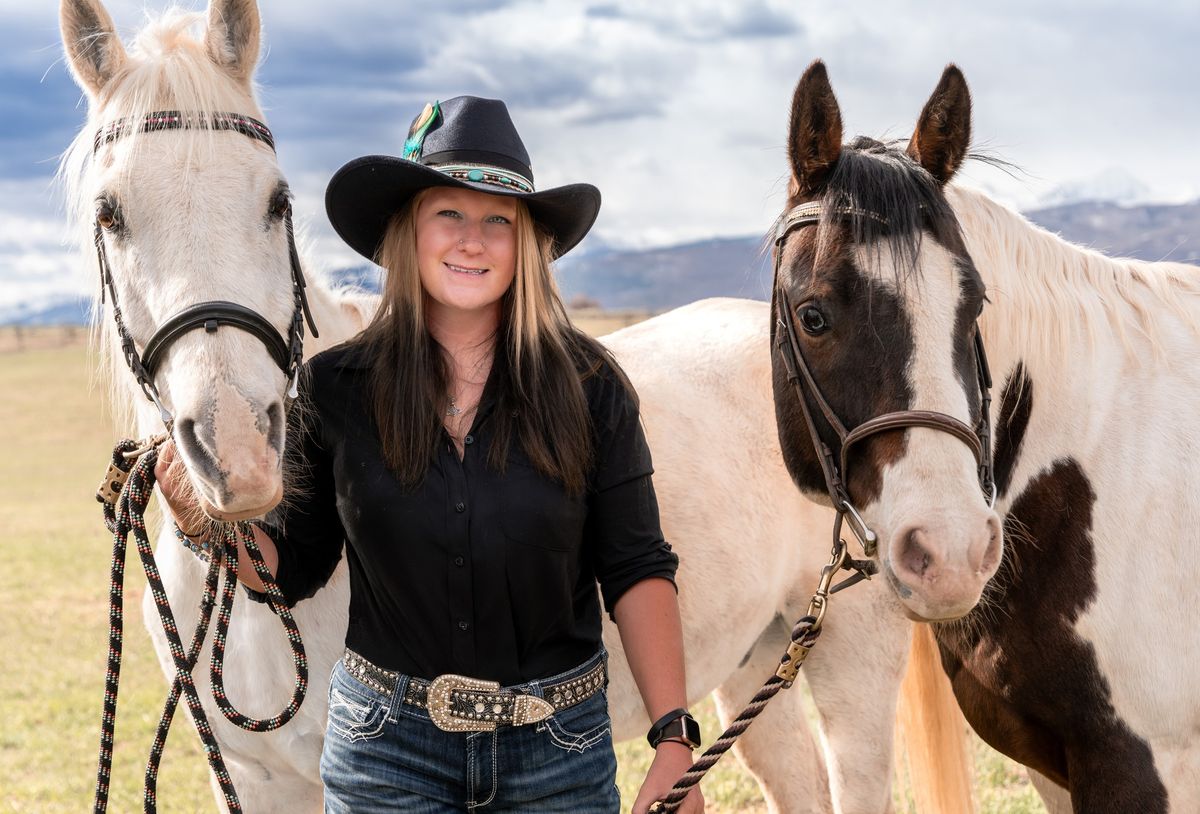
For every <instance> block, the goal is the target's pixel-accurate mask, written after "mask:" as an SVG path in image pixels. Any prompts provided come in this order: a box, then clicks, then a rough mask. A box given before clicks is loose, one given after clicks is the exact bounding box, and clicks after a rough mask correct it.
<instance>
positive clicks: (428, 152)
mask: <svg viewBox="0 0 1200 814" xmlns="http://www.w3.org/2000/svg"><path fill="white" fill-rule="evenodd" d="M428 187H460V188H463V189H475V190H479V191H480V192H486V193H488V194H490V195H506V196H509V197H514V198H519V199H520V200H522V201H524V202H525V204H526V206H528V207H529V211H530V213H531V214H532V215H533V218H534V220H535V221H537V222H538V223H539V224H540V225H541V226H543V227H544V228H546V229H547V230H549V232H550V233H551V234H552V235H553V236H554V247H553V250H552V254H553V256H554V257H561V256H562V255H564V254H566V253H567V252H568V251H569V250H570V249H571V248H572V247H574V246H575V245H576V244H578V243H579V241H581V240H583V237H584V235H586V234H587V233H588V230H589V229H591V227H592V224H593V223H595V221H596V215H597V214H598V213H599V211H600V190H598V189H596V188H595V187H594V186H592V185H591V184H568V185H566V186H561V187H555V188H553V189H544V190H540V191H538V190H535V189H534V185H533V169H532V168H531V166H530V162H529V153H528V152H526V150H525V145H524V144H523V143H522V142H521V137H520V135H518V133H517V129H516V127H515V126H513V122H512V118H511V117H510V116H509V115H508V108H507V107H506V106H505V104H504V102H502V101H500V100H499V99H481V98H479V97H477V96H456V97H455V98H453V99H447V100H446V101H444V102H433V103H432V104H428V105H426V106H425V109H424V110H423V111H421V114H420V115H418V116H417V118H416V119H414V120H413V123H412V126H411V127H410V128H409V131H408V138H407V139H406V140H405V142H404V149H403V151H402V153H401V155H400V156H399V157H396V156H390V155H368V156H363V157H362V158H356V159H354V160H353V161H351V162H350V163H348V164H346V165H345V166H344V167H342V168H341V169H340V170H338V171H337V172H336V173H334V176H333V178H332V179H330V181H329V187H328V189H326V190H325V210H326V212H328V213H329V220H330V222H331V223H332V224H333V228H334V229H335V230H336V231H337V233H338V235H340V236H341V238H342V240H344V241H346V243H348V244H349V245H350V247H351V248H352V249H354V250H355V251H356V252H358V253H359V254H361V255H363V256H364V257H366V258H368V259H370V260H375V259H376V255H377V252H378V250H379V244H380V241H381V240H382V239H383V235H384V232H385V231H386V229H387V225H388V221H389V220H390V218H391V217H392V215H394V214H395V213H396V212H398V211H399V210H400V209H401V207H403V206H404V205H405V204H406V203H408V201H409V200H411V199H412V197H413V195H415V194H416V193H417V192H419V191H421V190H422V189H426V188H428Z"/></svg>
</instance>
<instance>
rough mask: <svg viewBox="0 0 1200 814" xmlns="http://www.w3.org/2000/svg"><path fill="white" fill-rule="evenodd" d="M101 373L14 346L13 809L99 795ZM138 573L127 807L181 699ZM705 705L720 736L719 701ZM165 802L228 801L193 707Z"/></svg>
mask: <svg viewBox="0 0 1200 814" xmlns="http://www.w3.org/2000/svg"><path fill="white" fill-rule="evenodd" d="M89 380H90V372H89V370H88V366H87V360H86V354H85V353H84V351H83V350H82V349H81V348H79V347H65V348H54V349H46V350H25V351H21V352H16V353H13V352H9V353H0V393H3V394H4V395H3V399H2V400H0V449H3V450H4V452H5V454H4V455H3V456H0V529H2V530H3V534H0V653H2V654H4V658H3V661H2V662H0V665H2V666H0V814H6V813H7V812H38V813H39V814H41V813H42V812H46V813H47V814H53V812H79V811H83V810H86V809H88V808H89V807H90V805H91V799H92V794H93V789H94V785H95V771H96V753H97V748H98V743H99V726H100V701H101V694H102V691H103V685H104V670H105V657H106V652H107V647H108V568H109V560H110V557H111V554H112V540H111V538H110V536H109V535H108V533H107V532H106V531H105V530H104V527H103V524H102V522H101V514H100V507H99V504H97V503H96V502H95V500H94V494H95V488H96V485H97V483H99V481H100V477H101V475H102V474H103V473H104V467H105V463H106V462H107V460H108V457H109V455H110V453H111V448H112V443H113V441H114V438H113V437H112V433H111V430H110V425H109V422H108V420H107V419H106V418H105V417H104V413H103V410H102V409H101V406H100V402H101V401H102V396H101V395H100V394H98V393H94V392H89V389H88V384H87V383H88V381H89ZM128 570H129V575H128V577H127V590H126V599H125V608H126V624H125V639H124V651H125V660H124V666H123V669H122V673H121V695H120V706H119V714H118V721H117V747H116V751H115V757H114V767H113V787H112V794H111V804H110V810H111V811H114V812H129V811H136V810H138V809H140V808H141V789H142V771H143V767H144V765H145V760H146V755H147V754H148V752H149V749H150V743H151V740H152V738H153V734H154V729H155V727H156V726H157V723H158V718H159V714H160V711H161V707H162V703H163V700H164V698H165V696H166V684H165V681H164V679H163V676H162V673H161V672H160V670H159V668H158V663H157V660H156V658H155V656H154V653H153V650H152V648H151V645H150V640H149V637H148V635H147V634H146V632H145V628H144V627H143V626H142V621H141V597H142V594H143V592H144V590H145V580H144V577H143V576H142V574H141V565H140V563H138V562H137V557H136V552H133V551H132V550H131V560H130V562H129V568H128ZM699 714H700V717H701V720H702V723H703V724H704V731H705V733H706V735H707V736H708V737H709V738H710V739H711V738H712V737H715V734H716V733H717V732H719V730H720V727H719V725H718V723H717V721H716V716H715V714H714V712H713V707H712V704H711V703H710V702H705V703H704V704H703V705H702V706H701V707H700V709H699ZM765 714H770V712H769V710H768V712H767V713H765ZM650 756H651V755H650V751H649V749H648V748H647V747H646V746H645V744H644V743H643V742H640V741H632V742H629V743H626V744H622V745H620V746H618V747H617V757H618V760H619V762H620V766H621V769H620V774H619V776H618V782H619V784H620V786H621V792H622V796H623V798H624V800H625V810H626V811H628V807H629V805H630V804H631V803H632V801H633V799H634V797H635V796H636V794H637V789H638V787H639V785H640V783H641V779H642V777H643V776H644V774H645V771H646V768H647V766H648V765H649V758H650ZM976 776H977V783H976V797H977V801H978V804H979V811H980V812H981V814H1001V813H1003V814H1035V813H1038V812H1044V808H1043V807H1042V805H1041V803H1040V801H1038V800H1037V797H1036V794H1034V792H1033V790H1032V789H1031V788H1030V786H1029V784H1028V781H1026V780H1025V777H1024V773H1023V772H1021V771H1020V770H1019V769H1017V768H1016V767H1014V765H1013V764H1012V763H1011V762H1009V761H1007V760H1005V759H1003V758H1002V757H1000V756H999V755H997V754H996V753H995V752H992V751H991V750H989V749H987V747H985V746H983V745H982V744H979V743H978V742H977V745H976ZM703 788H704V793H705V798H706V800H707V801H708V811H710V812H714V814H721V813H722V812H761V811H765V807H764V806H763V803H762V798H761V796H760V795H759V793H758V789H757V787H756V786H755V784H754V782H753V781H752V780H751V779H750V778H749V776H747V775H746V774H745V773H744V772H743V771H742V770H741V769H740V767H739V766H738V765H737V763H736V761H735V760H734V759H733V758H732V757H730V758H727V759H726V760H723V761H722V762H721V763H720V764H719V765H718V768H717V769H715V770H714V771H713V772H712V773H710V775H709V777H708V778H707V779H706V780H705V782H704V786H703ZM159 800H160V806H159V810H160V811H162V812H164V814H170V813H171V812H210V811H214V810H215V807H214V804H213V801H212V795H211V793H210V791H209V786H208V776H207V771H206V764H205V761H204V757H203V753H202V752H201V750H200V747H199V742H198V739H197V737H196V734H195V731H194V730H193V729H192V728H191V725H190V723H189V722H188V721H187V720H186V719H184V718H182V717H180V718H179V719H178V720H177V721H176V723H175V726H174V727H173V728H172V734H171V738H170V741H169V742H168V744H167V751H166V757H165V759H164V761H163V767H162V771H161V773H160V778H159ZM896 802H897V804H896V811H897V812H898V814H904V812H908V811H910V810H911V809H910V808H908V807H907V802H906V797H905V795H903V794H898V795H897V797H896Z"/></svg>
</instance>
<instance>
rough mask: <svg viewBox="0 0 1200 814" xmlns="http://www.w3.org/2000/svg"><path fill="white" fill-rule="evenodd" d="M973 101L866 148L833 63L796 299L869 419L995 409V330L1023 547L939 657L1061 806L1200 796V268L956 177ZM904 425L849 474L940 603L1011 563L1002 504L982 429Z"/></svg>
mask: <svg viewBox="0 0 1200 814" xmlns="http://www.w3.org/2000/svg"><path fill="white" fill-rule="evenodd" d="M970 109H971V102H970V96H969V94H968V91H967V86H966V82H965V80H964V79H963V77H962V74H961V72H959V71H958V69H957V68H955V67H954V66H950V67H948V68H947V69H946V71H945V73H944V74H943V76H942V80H941V82H940V84H939V85H938V87H937V89H936V90H935V91H934V93H933V95H932V96H931V97H930V99H929V101H928V103H927V104H926V106H925V109H924V111H923V112H922V114H921V117H920V119H919V123H918V125H917V129H916V131H915V133H914V135H913V137H912V139H911V140H910V141H909V142H908V144H907V145H906V146H903V147H901V146H895V145H889V144H883V143H880V142H878V141H875V140H873V139H864V138H860V139H857V140H855V141H853V142H851V143H850V144H847V145H843V144H842V127H841V116H840V112H839V108H838V105H837V102H836V100H835V99H834V96H833V92H832V89H831V88H830V85H829V81H828V78H827V77H826V74H825V69H824V66H823V65H821V64H820V63H815V64H814V65H813V66H812V67H810V68H809V70H808V71H807V72H806V73H805V75H804V77H803V78H802V79H801V81H800V85H799V87H798V88H797V91H796V97H795V101H794V105H793V109H792V117H791V121H792V128H793V129H792V137H791V140H790V149H791V156H792V161H793V167H794V177H795V179H796V183H795V184H794V186H793V188H792V193H793V198H792V201H791V202H790V205H791V206H793V207H800V208H798V209H792V210H791V213H790V214H789V216H788V218H787V222H788V223H791V224H794V225H795V227H796V228H794V229H793V230H792V231H791V232H790V234H789V236H788V237H786V238H785V241H784V247H783V249H782V250H781V258H780V259H781V265H780V273H779V276H778V280H777V285H778V286H779V288H777V291H776V294H777V298H782V293H781V292H786V293H787V296H788V300H789V301H790V303H791V304H792V305H793V307H794V309H795V315H794V316H792V319H794V320H795V321H796V322H797V324H799V326H800V328H801V329H802V330H800V331H798V332H797V333H798V338H797V344H798V345H799V346H800V347H801V348H802V349H803V354H804V356H805V358H807V360H808V364H809V365H810V367H811V370H812V374H813V378H814V379H815V381H816V382H817V383H818V384H819V385H820V386H821V387H822V388H823V389H824V391H825V392H824V395H825V397H826V398H828V399H829V404H830V406H831V407H832V408H833V411H834V412H836V413H838V414H840V415H842V416H843V418H844V419H845V420H848V421H854V422H857V421H859V420H861V419H862V417H864V416H869V415H871V414H872V413H877V412H884V411H889V410H906V409H912V408H914V407H919V408H922V409H925V410H937V411H940V412H942V413H945V414H950V415H953V416H955V417H957V418H958V419H960V420H961V421H962V422H964V423H965V424H966V425H968V426H970V425H971V424H972V423H974V420H975V419H977V418H978V416H979V410H980V403H981V399H980V396H979V390H978V387H977V385H976V374H975V369H974V352H973V350H972V343H973V340H974V337H975V331H976V324H977V323H978V326H979V331H980V335H981V337H982V343H983V345H984V346H985V347H986V349H987V354H988V356H989V357H990V361H991V370H992V372H993V374H994V375H995V378H996V382H997V384H998V385H1002V388H1001V390H1000V392H999V393H998V394H997V395H998V398H997V399H996V400H995V401H994V402H993V404H992V419H993V421H992V424H993V426H994V427H995V428H996V433H995V437H994V452H995V455H994V459H993V461H994V465H993V472H994V478H995V484H996V487H997V490H998V500H997V502H996V504H995V508H996V510H997V512H999V514H1000V515H1001V516H1003V517H1004V529H1005V531H1006V532H1007V534H1006V539H1005V540H1004V543H1003V545H1004V547H1005V549H1006V550H1005V552H1004V557H1003V564H1002V565H1000V567H999V571H998V574H997V576H996V578H995V580H993V581H992V582H991V583H990V584H989V585H988V586H987V588H986V594H985V599H984V601H983V602H981V603H979V604H978V605H977V606H976V607H975V609H974V610H972V611H971V612H969V613H968V614H967V615H966V616H964V617H963V618H961V619H959V620H957V621H944V622H941V623H939V624H936V625H934V626H933V630H934V632H935V635H936V638H937V641H938V645H939V647H940V651H941V653H940V657H941V658H940V661H941V664H940V665H938V664H935V663H932V662H933V661H934V659H933V658H930V659H928V660H926V661H925V662H923V663H922V665H921V666H922V668H923V669H928V670H932V671H938V672H940V671H941V669H942V667H943V666H944V667H945V669H946V671H947V672H948V673H949V675H950V678H951V682H952V684H953V688H954V693H955V695H956V696H957V698H958V702H959V704H960V706H961V707H962V709H963V711H964V713H965V714H966V716H967V719H968V720H969V721H970V722H971V724H972V725H973V726H974V727H975V729H976V731H977V732H979V734H980V735H981V736H982V737H983V738H984V739H985V740H987V741H989V742H990V743H991V744H992V745H993V746H995V747H996V748H997V749H999V750H1000V751H1002V752H1005V753H1006V754H1008V755H1009V756H1010V757H1013V758H1014V759H1016V760H1019V761H1021V762H1022V763H1024V764H1026V765H1027V766H1029V767H1030V768H1031V769H1034V770H1036V772H1038V773H1039V775H1040V777H1037V776H1035V781H1036V783H1037V785H1038V787H1039V789H1040V790H1042V791H1043V792H1044V793H1046V794H1047V796H1048V800H1049V802H1050V803H1051V805H1054V806H1055V807H1056V810H1063V806H1064V804H1065V805H1067V806H1069V807H1073V810H1074V811H1076V812H1093V813H1094V812H1113V813H1114V814H1115V813H1116V812H1134V811H1136V812H1139V814H1141V813H1143V812H1156V813H1157V812H1163V813H1165V812H1175V813H1176V814H1178V813H1179V812H1196V811H1200V689H1198V688H1197V685H1196V682H1195V680H1194V677H1195V674H1196V672H1197V669H1200V628H1198V627H1197V626H1196V624H1195V619H1196V618H1197V616H1198V615H1200V593H1198V592H1197V590H1196V584H1197V580H1200V555H1198V553H1197V550H1196V546H1195V543H1194V541H1193V540H1192V535H1193V534H1194V533H1195V529H1196V527H1197V526H1198V525H1200V494H1198V493H1197V490H1196V484H1197V483H1198V482H1200V455H1197V451H1198V450H1200V419H1198V418H1197V411H1196V405H1197V404H1200V269H1198V268H1197V267H1195V266H1190V265H1184V264H1179V263H1145V262H1140V261H1136V260H1124V259H1117V260H1114V259H1110V258H1108V257H1105V256H1103V255H1101V254H1099V253H1097V252H1093V251H1089V250H1086V249H1082V248H1080V247H1078V246H1073V245H1071V244H1069V243H1067V242H1065V241H1063V240H1062V239H1060V238H1058V237H1057V236H1055V235H1051V234H1049V233H1047V232H1045V231H1044V230H1042V229H1039V228H1037V227H1036V226H1033V225H1032V224H1030V223H1029V222H1028V221H1026V220H1025V219H1024V218H1022V217H1021V216H1020V215H1017V214H1016V213H1014V212H1012V211H1010V210H1008V209H1005V208H1004V207H1002V206H1000V205H998V204H996V203H995V202H993V201H991V200H989V199H988V198H987V197H986V196H985V195H983V194H981V193H978V192H974V191H970V190H967V189H963V188H960V187H957V186H953V185H950V184H949V182H950V180H951V179H952V177H953V176H954V174H955V172H956V171H957V169H958V167H959V166H960V164H961V163H962V161H963V160H964V158H965V157H966V156H967V150H968V145H969V142H970V129H971V124H970ZM813 213H816V214H813ZM847 291H853V292H855V293H854V295H853V296H851V297H849V298H847V297H846V296H845V294H846V292H847ZM985 292H986V298H987V299H986V304H985V300H984V295H985ZM868 304H869V306H870V307H871V308H872V309H873V311H872V313H871V315H870V317H869V318H868V319H866V320H863V319H860V318H858V317H859V316H860V313H859V312H858V311H857V309H861V308H864V307H867V305H868ZM780 315H781V318H782V316H783V312H782V311H781V312H780ZM866 348H874V353H875V356H874V358H872V359H870V360H869V361H867V362H862V356H863V354H864V352H865V351H864V349H866ZM847 361H849V362H851V363H855V364H860V363H861V364H867V365H870V366H871V369H872V371H873V372H872V376H871V381H870V386H869V387H866V388H856V387H855V386H854V382H853V381H848V380H846V379H845V378H844V377H842V376H840V375H839V374H840V373H843V372H844V368H842V367H841V365H843V364H845V363H846V362H847ZM776 372H777V374H782V373H783V372H784V371H782V370H780V369H777V371H776ZM776 384H777V392H776V400H777V406H778V408H779V410H780V427H781V442H782V447H783V450H784V455H785V458H786V459H787V461H788V465H789V469H791V470H792V471H793V472H794V473H795V474H796V476H797V479H798V480H799V481H800V482H801V485H802V486H806V487H807V488H809V489H811V490H814V491H816V490H823V484H820V483H815V482H814V481H815V479H814V478H813V475H812V470H811V467H810V464H811V463H812V458H813V447H812V441H811V439H810V437H809V435H810V434H809V431H808V429H807V428H806V427H805V424H804V422H803V421H802V420H800V421H798V420H797V416H796V413H797V412H798V409H799V407H798V402H797V400H796V394H795V392H794V391H793V390H792V389H791V388H790V387H789V386H787V382H786V381H785V380H784V379H783V377H782V376H781V375H777V378H776ZM849 425H850V426H853V423H850V424H849ZM890 429H891V430H892V431H891V432H888V433H885V434H882V435H879V436H876V438H877V439H878V443H875V444H866V443H864V444H863V445H862V446H861V447H859V448H858V450H859V451H858V453H857V455H858V457H856V458H853V457H852V458H851V460H850V469H851V472H850V475H851V477H850V480H849V483H850V487H851V491H852V494H853V496H854V498H855V499H856V500H858V501H859V502H860V508H861V510H862V514H863V516H864V518H865V519H866V521H867V522H868V523H869V524H874V525H875V527H876V528H878V529H879V530H880V532H881V535H880V537H881V548H882V549H883V550H884V554H883V556H882V557H881V567H882V568H883V570H884V573H885V576H886V577H887V578H888V580H889V581H890V582H893V583H894V584H898V585H901V586H904V587H907V588H908V589H909V591H910V593H911V603H912V604H910V609H914V608H913V605H919V606H921V607H929V606H931V605H933V604H935V603H931V602H929V601H928V600H927V598H926V597H924V596H922V594H923V592H926V591H928V590H930V587H931V585H933V584H936V583H937V582H939V581H951V582H957V583H960V584H963V585H964V586H966V587H967V588H968V589H969V590H970V591H972V592H974V591H977V587H976V585H977V583H978V580H977V579H976V580H975V581H974V582H971V583H967V582H966V581H964V579H963V577H962V575H961V573H960V572H957V571H956V570H955V569H957V568H958V567H959V563H965V564H966V565H967V566H968V567H969V569H971V570H973V572H974V573H973V574H971V575H970V576H972V577H973V578H974V577H979V576H987V575H990V572H991V571H995V570H996V569H997V565H998V563H997V561H996V559H995V558H994V557H993V549H992V545H989V544H988V542H987V540H986V538H985V537H983V536H979V537H978V538H977V545H964V544H963V543H964V542H967V543H969V542H971V540H972V535H978V534H979V529H980V527H981V525H982V522H983V519H986V520H987V522H989V523H990V522H991V517H990V516H989V515H988V514H987V513H986V508H987V504H986V502H984V501H982V500H981V497H980V489H979V486H980V481H979V473H978V470H977V468H976V461H975V460H974V458H973V457H972V455H971V454H970V452H969V450H968V445H965V444H963V443H961V442H960V440H959V439H956V438H954V437H951V435H949V434H945V433H939V432H934V431H933V430H931V429H927V428H925V427H919V428H910V429H907V430H905V431H904V432H895V431H894V430H895V426H894V425H893V426H891V427H890ZM818 431H819V432H821V433H822V438H823V439H828V438H830V437H831V433H830V432H829V429H828V427H827V426H826V425H824V424H821V423H820V422H819V421H818ZM834 443H836V441H834ZM834 449H835V452H836V450H837V448H836V447H834ZM856 467H857V468H858V474H857V475H856V474H855V471H854V470H855V468H856ZM994 543H995V544H996V545H998V544H999V542H998V540H996V541H994ZM968 598H969V597H968ZM917 612H918V613H920V611H917ZM922 615H926V614H922ZM929 652H930V654H931V656H932V650H930V651H929ZM911 754H912V753H911V752H910V755H911ZM1067 794H1069V797H1070V800H1069V802H1067V801H1066V800H1065V798H1066V796H1067Z"/></svg>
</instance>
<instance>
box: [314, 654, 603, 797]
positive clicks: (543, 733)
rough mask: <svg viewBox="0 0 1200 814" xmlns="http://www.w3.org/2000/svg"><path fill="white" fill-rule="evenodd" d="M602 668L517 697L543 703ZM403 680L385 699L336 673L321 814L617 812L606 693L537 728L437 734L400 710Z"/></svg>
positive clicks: (422, 719)
mask: <svg viewBox="0 0 1200 814" xmlns="http://www.w3.org/2000/svg"><path fill="white" fill-rule="evenodd" d="M602 658H607V655H606V654H605V653H603V652H600V653H598V654H596V655H595V656H594V657H592V658H591V659H589V660H588V661H587V662H585V663H584V664H581V665H580V666H579V667H576V668H575V669H573V670H570V671H568V672H566V673H563V674H561V675H557V676H551V677H549V678H546V679H543V680H541V681H535V682H531V683H529V684H524V685H521V686H520V687H519V688H517V689H520V690H522V691H525V692H528V693H530V694H532V695H537V696H539V697H543V693H542V686H543V685H545V684H548V683H557V682H560V681H565V680H567V679H570V678H574V677H575V676H578V675H583V674H584V673H586V672H587V671H588V670H590V669H591V668H592V667H594V666H595V664H596V662H597V661H598V660H599V659H602ZM408 680H409V679H408V677H407V676H401V677H400V680H399V682H398V683H397V686H396V689H395V691H393V692H392V693H391V694H386V695H385V694H383V693H380V692H377V691H376V690H373V689H371V688H370V687H367V686H366V685H365V684H363V683H361V682H360V681H359V680H358V679H356V678H354V677H353V676H351V675H350V674H349V673H348V672H346V669H345V668H344V667H343V666H342V662H341V661H338V663H337V664H336V665H334V668H333V675H332V678H331V680H330V683H329V725H328V728H327V729H326V731H325V749H324V751H323V752H322V753H321V780H322V781H324V783H325V811H326V812H327V814H382V813H383V812H413V814H434V813H435V812H436V813H437V814H442V812H452V811H486V812H497V811H514V812H515V811H519V812H570V814H616V812H618V811H619V810H620V803H621V800H620V794H619V793H618V791H617V787H616V783H615V780H616V774H617V758H616V754H615V753H614V752H613V743H612V723H611V721H610V720H609V717H608V697H607V694H606V693H605V691H604V690H601V691H600V692H598V693H596V694H595V695H593V696H592V697H591V698H589V699H587V700H586V701H584V702H583V703H581V704H576V705H575V706H573V707H570V708H568V709H565V710H562V711H561V712H557V713H555V714H554V715H552V716H550V717H549V718H547V719H546V720H544V721H540V722H538V723H535V724H526V725H524V726H501V727H498V728H497V729H496V730H495V731H494V732H444V731H442V730H441V729H438V728H437V726H435V725H434V723H433V721H431V720H430V718H429V713H428V712H427V711H426V710H424V709H419V708H417V707H414V706H412V705H411V704H405V703H403V700H402V699H403V698H404V691H405V688H406V687H407V686H408Z"/></svg>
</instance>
